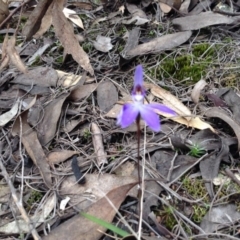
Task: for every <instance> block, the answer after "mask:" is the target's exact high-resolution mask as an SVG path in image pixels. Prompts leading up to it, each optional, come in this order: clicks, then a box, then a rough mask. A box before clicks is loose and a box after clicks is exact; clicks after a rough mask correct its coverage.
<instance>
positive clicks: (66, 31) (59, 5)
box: [53, 0, 94, 75]
mask: <svg viewBox="0 0 240 240" xmlns="http://www.w3.org/2000/svg"><path fill="white" fill-rule="evenodd" d="M63 2H64V1H63V0H54V11H53V26H54V28H55V34H56V36H57V37H58V38H59V40H60V42H61V43H62V45H63V47H64V51H65V52H66V53H68V54H71V55H72V57H73V59H74V60H75V61H76V62H77V63H78V64H79V65H80V66H81V67H82V68H83V69H84V70H86V71H87V72H89V73H90V74H91V75H93V74H94V71H93V68H92V66H91V64H90V60H89V57H88V55H87V53H86V52H85V51H84V50H83V49H82V47H81V46H80V45H79V42H78V40H77V38H76V36H75V34H74V29H73V26H72V24H71V23H69V22H68V20H67V19H66V17H65V16H64V14H63V12H62V10H63Z"/></svg>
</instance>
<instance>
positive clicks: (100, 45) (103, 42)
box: [93, 35, 113, 52]
mask: <svg viewBox="0 0 240 240" xmlns="http://www.w3.org/2000/svg"><path fill="white" fill-rule="evenodd" d="M93 46H94V47H95V48H96V49H97V50H98V51H100V52H109V51H110V50H111V49H112V48H113V45H112V44H111V38H109V37H104V36H100V35H98V36H97V39H96V41H94V42H93Z"/></svg>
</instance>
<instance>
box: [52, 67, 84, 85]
mask: <svg viewBox="0 0 240 240" xmlns="http://www.w3.org/2000/svg"><path fill="white" fill-rule="evenodd" d="M56 72H57V74H58V78H59V80H58V85H59V86H63V87H71V86H74V85H76V84H77V83H78V82H79V81H80V80H81V79H82V76H81V75H75V74H73V73H67V72H63V71H60V70H56Z"/></svg>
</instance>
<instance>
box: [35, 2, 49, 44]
mask: <svg viewBox="0 0 240 240" xmlns="http://www.w3.org/2000/svg"><path fill="white" fill-rule="evenodd" d="M52 9H53V4H51V5H50V6H49V7H48V9H47V12H46V13H45V15H44V17H43V18H42V21H41V26H40V28H39V30H38V31H37V32H36V33H35V34H34V36H33V37H34V38H36V39H38V38H40V37H41V36H42V35H43V34H44V33H45V32H46V31H47V30H48V29H49V28H50V27H51V25H52Z"/></svg>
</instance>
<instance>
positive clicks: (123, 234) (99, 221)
mask: <svg viewBox="0 0 240 240" xmlns="http://www.w3.org/2000/svg"><path fill="white" fill-rule="evenodd" d="M80 214H81V215H82V216H84V217H85V218H87V219H89V220H90V221H92V222H94V223H97V224H98V225H99V226H102V227H104V228H106V229H108V230H110V231H112V232H114V233H116V234H118V235H119V236H121V237H127V236H129V235H130V233H128V232H126V231H124V230H122V229H121V228H118V227H116V226H114V225H113V224H111V223H108V222H106V221H104V220H102V219H100V218H97V217H95V216H92V215H90V214H88V213H84V212H81V213H80Z"/></svg>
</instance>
